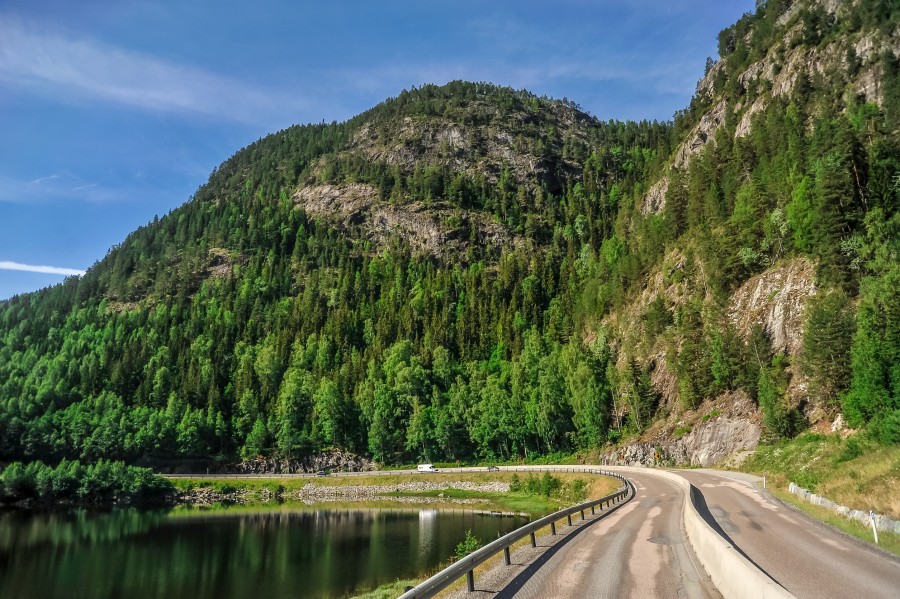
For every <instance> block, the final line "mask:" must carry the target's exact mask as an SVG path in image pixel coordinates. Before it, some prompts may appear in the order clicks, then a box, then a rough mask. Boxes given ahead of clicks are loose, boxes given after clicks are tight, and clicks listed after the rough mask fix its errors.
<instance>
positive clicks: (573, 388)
mask: <svg viewBox="0 0 900 599" xmlns="http://www.w3.org/2000/svg"><path fill="white" fill-rule="evenodd" d="M898 25H900V10H898V8H897V7H896V2H894V1H892V0H869V1H862V0H860V1H857V2H845V3H837V2H831V1H828V0H824V1H820V2H814V1H813V2H809V1H801V0H797V1H796V2H793V3H792V2H788V1H785V0H773V1H770V2H768V3H767V4H765V5H761V6H760V7H759V8H758V10H757V11H756V13H755V14H752V15H750V14H748V15H746V16H745V17H744V18H743V19H741V21H740V22H738V23H737V24H736V25H734V26H732V27H730V28H729V29H726V30H725V31H723V32H722V34H721V35H720V40H719V41H720V48H719V49H720V55H721V60H720V61H719V62H717V63H714V62H712V61H710V62H709V63H708V65H707V72H706V75H705V77H704V78H703V80H701V82H700V84H699V85H698V91H697V95H696V97H695V98H694V100H693V101H692V103H691V106H690V107H689V108H688V109H686V110H685V111H683V112H681V113H679V114H677V115H676V118H675V120H674V123H656V122H652V123H651V122H640V123H634V122H628V123H620V122H613V121H610V122H601V121H599V120H597V119H595V118H593V117H591V116H589V115H587V114H585V113H584V112H582V111H580V110H579V109H578V107H577V106H576V105H574V104H573V103H571V102H569V101H556V100H551V99H547V98H540V97H536V96H533V95H532V94H529V93H527V92H524V91H514V90H510V89H507V88H502V87H497V86H493V85H490V84H484V83H465V82H453V83H450V84H447V85H445V86H442V87H437V86H424V87H422V88H420V89H412V90H409V91H405V92H403V93H401V94H400V96H398V97H397V98H393V99H390V100H387V101H385V102H383V103H382V104H380V105H378V106H376V107H375V108H373V109H371V110H370V111H368V112H366V113H363V114H361V115H359V116H358V117H355V118H353V119H351V120H349V121H347V122H345V123H332V124H321V125H306V126H295V127H291V128H289V129H286V130H283V131H280V132H278V133H275V134H272V135H270V136H268V137H266V138H264V139H261V140H259V141H258V142H256V143H254V144H252V145H250V146H248V147H247V148H244V149H242V150H240V151H239V152H238V153H237V154H235V155H234V156H233V157H231V158H230V159H228V160H227V161H225V162H224V163H223V164H222V165H221V166H220V167H219V168H218V169H216V171H215V172H213V173H212V174H211V176H210V178H209V181H208V182H207V183H206V184H204V185H203V186H202V187H200V189H198V190H197V192H196V193H195V194H194V196H193V197H192V198H190V200H189V201H188V202H187V203H186V204H184V205H183V206H181V207H180V208H177V209H176V210H173V211H172V212H171V213H169V214H168V215H166V216H164V217H162V218H159V219H154V221H153V222H152V223H149V224H148V225H147V226H145V227H142V228H140V229H138V230H137V231H135V232H134V233H133V234H131V235H130V236H129V237H128V238H127V239H126V240H125V241H124V242H123V243H122V244H121V245H119V246H117V247H115V248H113V249H112V250H111V251H110V252H109V253H108V255H107V256H106V257H105V258H104V259H103V260H101V261H100V262H98V263H97V264H95V265H94V266H93V267H92V268H91V269H90V270H89V271H88V272H87V274H86V275H84V276H83V277H81V278H70V279H68V280H66V281H65V283H63V284H61V285H59V286H56V287H53V288H50V289H46V290H43V291H41V292H37V293H33V294H28V295H24V296H19V297H16V298H13V299H11V300H8V301H6V302H3V303H0V459H4V460H11V459H23V460H35V459H41V460H44V461H48V462H55V461H58V460H60V459H62V458H69V459H76V458H77V459H80V460H86V461H95V460H97V459H99V458H114V459H121V460H126V461H131V462H134V461H138V460H140V459H148V458H149V459H181V458H197V457H204V458H205V457H215V458H218V459H222V460H235V459H240V458H242V457H243V458H252V457H255V456H259V455H271V456H276V457H297V456H302V455H306V454H310V453H314V452H317V451H320V450H322V449H325V448H329V447H341V448H345V449H349V450H352V451H356V452H360V453H366V454H369V455H371V456H373V457H374V458H375V459H377V460H380V461H385V462H400V461H411V460H415V459H419V458H429V459H441V460H455V459H476V458H511V457H516V456H525V455H528V454H533V453H539V454H547V453H553V452H557V451H571V450H578V449H589V448H596V447H600V446H602V445H604V444H606V443H607V442H617V441H619V440H621V439H623V438H625V437H627V436H628V435H632V434H638V433H640V432H641V431H642V430H644V429H645V428H646V427H648V426H649V425H650V424H651V423H652V422H653V421H654V419H657V418H661V417H665V416H667V415H670V414H672V413H678V412H680V411H684V410H690V409H693V408H696V407H697V406H699V405H702V404H703V402H705V401H707V400H713V399H714V398H717V397H722V396H723V395H724V396H727V395H728V394H729V393H731V394H734V393H738V392H740V393H743V394H744V395H745V396H746V397H748V398H750V400H752V401H753V402H755V404H756V405H758V406H759V407H760V410H761V411H762V414H763V415H764V420H765V425H766V429H767V431H768V432H769V433H770V434H771V435H773V436H789V435H792V434H794V433H795V432H796V431H797V430H799V429H800V428H802V427H804V426H806V424H807V423H808V421H809V420H810V419H813V420H815V419H816V418H826V417H830V416H833V415H834V414H835V413H836V412H837V411H839V410H842V411H843V413H844V414H845V416H846V418H847V419H848V421H849V422H850V423H851V424H852V425H853V426H857V427H868V429H869V430H870V431H871V432H872V434H874V435H875V436H877V437H878V438H880V439H882V440H883V441H885V442H898V441H900V297H898V291H897V290H898V289H900V266H898V262H897V252H898V245H900V240H898V224H900V221H898V219H900V216H898V212H897V207H898V203H900V175H898V171H897V167H898V165H900V143H898V135H897V134H898V123H900V113H898V109H900V102H898V100H900V67H898V59H897V55H898V54H900V47H898V44H897V40H898V39H900V36H898V34H897V28H898ZM797 265H808V270H809V272H810V273H814V274H810V275H809V278H810V280H809V281H808V285H806V287H804V289H805V290H806V291H805V292H804V293H803V294H801V295H802V297H800V298H799V300H798V301H799V305H800V307H801V308H802V310H800V312H798V314H799V316H797V317H796V319H797V322H799V323H800V324H799V325H798V326H799V327H800V329H801V332H802V330H805V331H806V333H805V334H804V335H802V337H801V335H800V334H799V333H798V334H797V335H796V337H797V338H796V339H793V340H792V339H788V340H787V341H784V340H779V339H776V337H778V335H779V331H776V330H774V329H773V327H772V326H771V323H770V322H769V321H766V319H765V318H758V319H754V318H749V319H742V318H741V315H742V314H744V312H747V311H748V310H749V309H747V310H745V309H744V308H741V307H740V306H742V305H743V304H741V301H743V300H742V299H741V298H742V295H741V290H742V289H745V288H746V287H747V285H750V284H755V283H754V282H756V281H760V280H763V279H765V277H769V278H771V276H772V273H778V272H783V271H789V272H794V271H795V270H797V268H798V266H797ZM779 269H780V270H779ZM791 269H794V270H791ZM800 270H802V268H801V269H800ZM761 278H762V279H761ZM775 295H778V292H777V291H776V292H775V293H774V295H773V296H772V297H774V296H775ZM768 299H772V298H768ZM751 304H752V302H751ZM748 305H749V304H748ZM753 305H756V304H753ZM745 307H746V306H745ZM788 329H790V327H788ZM789 333H790V331H789ZM788 336H790V335H788ZM798 381H799V382H802V384H801V385H798V384H797V383H798ZM798 388H799V391H798Z"/></svg>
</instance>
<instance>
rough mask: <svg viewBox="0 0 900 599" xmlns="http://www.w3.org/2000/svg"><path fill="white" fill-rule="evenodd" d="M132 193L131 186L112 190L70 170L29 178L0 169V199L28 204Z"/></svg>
mask: <svg viewBox="0 0 900 599" xmlns="http://www.w3.org/2000/svg"><path fill="white" fill-rule="evenodd" d="M134 194H135V191H134V190H121V189H120V190H114V189H109V188H105V187H101V186H100V185H98V184H97V183H94V182H91V181H85V180H84V179H82V178H80V177H77V176H75V175H72V174H71V173H66V172H60V173H54V174H52V175H47V176H46V177H39V178H37V179H33V180H31V181H26V180H22V179H18V178H16V177H10V176H8V175H4V174H3V173H0V202H10V203H14V204H32V203H40V202H46V201H59V200H63V201H75V202H92V203H104V202H110V201H121V200H123V199H124V198H128V197H131V196H133V195H134Z"/></svg>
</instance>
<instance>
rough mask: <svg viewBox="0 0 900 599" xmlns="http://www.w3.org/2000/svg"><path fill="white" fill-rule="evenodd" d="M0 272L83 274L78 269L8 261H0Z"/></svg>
mask: <svg viewBox="0 0 900 599" xmlns="http://www.w3.org/2000/svg"><path fill="white" fill-rule="evenodd" d="M0 270H20V271H24V272H38V273H43V274H48V275H66V276H68V275H78V276H81V275H83V274H84V271H83V270H80V269H78V268H64V267H61V266H41V265H37V264H21V263H19V262H10V261H9V260H0Z"/></svg>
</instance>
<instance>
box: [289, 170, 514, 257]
mask: <svg viewBox="0 0 900 599" xmlns="http://www.w3.org/2000/svg"><path fill="white" fill-rule="evenodd" d="M293 200H294V203H295V204H297V205H298V206H301V207H302V208H303V209H304V211H305V212H306V213H307V214H309V215H310V216H312V217H319V218H322V219H324V220H327V221H330V222H332V223H334V224H337V225H339V226H341V227H343V228H344V229H351V228H352V229H354V230H356V231H357V232H358V233H360V235H359V237H361V238H362V239H365V240H367V241H370V242H372V243H373V244H374V245H375V246H376V247H379V246H385V245H388V244H390V243H391V242H392V241H393V240H394V239H396V238H400V239H402V240H403V241H404V242H406V243H407V244H408V245H409V246H410V248H411V249H412V250H413V251H415V252H422V253H429V254H432V255H434V256H462V255H465V250H466V248H467V247H468V246H469V245H471V244H476V246H477V247H479V248H481V249H484V248H497V249H498V250H499V248H510V247H514V246H516V245H518V244H520V243H522V241H521V239H519V238H518V237H516V236H515V235H513V234H511V233H510V232H509V231H508V230H507V229H506V228H505V227H503V226H502V225H500V224H498V223H496V222H494V221H493V220H491V219H490V218H489V217H487V216H486V215H485V214H482V213H479V212H476V211H468V210H460V209H458V208H455V207H452V206H449V205H444V204H442V203H440V202H429V203H425V202H413V201H411V200H410V199H409V198H404V201H403V202H402V203H397V204H393V203H387V202H385V201H383V200H382V199H381V197H380V194H379V192H378V190H377V189H375V188H374V187H372V186H371V185H365V184H361V183H350V184H344V185H309V186H306V187H301V188H300V189H299V190H297V192H296V193H295V194H294V196H293Z"/></svg>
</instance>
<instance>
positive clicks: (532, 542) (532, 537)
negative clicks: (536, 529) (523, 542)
mask: <svg viewBox="0 0 900 599" xmlns="http://www.w3.org/2000/svg"><path fill="white" fill-rule="evenodd" d="M531 546H532V547H537V539H535V538H534V533H531Z"/></svg>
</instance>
